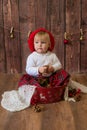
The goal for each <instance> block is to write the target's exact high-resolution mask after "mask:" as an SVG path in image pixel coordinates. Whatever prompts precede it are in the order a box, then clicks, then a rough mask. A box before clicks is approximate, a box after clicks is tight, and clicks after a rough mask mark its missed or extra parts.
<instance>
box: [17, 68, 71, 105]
mask: <svg viewBox="0 0 87 130" xmlns="http://www.w3.org/2000/svg"><path fill="white" fill-rule="evenodd" d="M69 78H70V75H69V74H68V73H67V72H66V71H65V70H63V69H62V70H60V71H57V72H55V73H53V74H52V75H51V76H50V77H42V76H38V77H37V78H36V77H32V76H30V75H28V74H24V75H23V76H22V77H21V79H20V81H19V84H18V86H19V87H21V86H22V85H25V84H30V85H35V86H37V87H36V89H35V92H34V94H33V96H32V98H31V104H32V105H34V104H39V103H53V102H57V101H59V100H61V99H63V95H64V90H65V87H66V86H67V84H68V82H69Z"/></svg>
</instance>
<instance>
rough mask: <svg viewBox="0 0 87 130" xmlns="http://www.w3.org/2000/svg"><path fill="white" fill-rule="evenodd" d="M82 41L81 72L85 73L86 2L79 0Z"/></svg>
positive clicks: (86, 39)
mask: <svg viewBox="0 0 87 130" xmlns="http://www.w3.org/2000/svg"><path fill="white" fill-rule="evenodd" d="M81 1H82V2H81V8H82V16H81V17H82V19H81V20H82V21H81V28H82V30H83V40H82V41H81V72H87V1H86V0H81Z"/></svg>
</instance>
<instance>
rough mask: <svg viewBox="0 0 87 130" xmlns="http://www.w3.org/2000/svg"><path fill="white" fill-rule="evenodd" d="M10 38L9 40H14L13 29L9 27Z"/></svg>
mask: <svg viewBox="0 0 87 130" xmlns="http://www.w3.org/2000/svg"><path fill="white" fill-rule="evenodd" d="M10 38H11V39H13V38H14V27H11V30H10Z"/></svg>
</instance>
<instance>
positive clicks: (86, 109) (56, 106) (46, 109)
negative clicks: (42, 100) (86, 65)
mask: <svg viewBox="0 0 87 130" xmlns="http://www.w3.org/2000/svg"><path fill="white" fill-rule="evenodd" d="M20 77H21V75H20V74H15V75H12V74H0V101H1V98H2V97H1V95H2V94H3V92H4V91H7V90H12V89H17V83H18V81H19V78H20ZM72 77H73V79H74V80H76V81H79V82H80V83H83V84H85V85H87V74H75V75H73V76H72ZM41 107H42V108H43V110H42V111H41V112H39V113H36V112H34V109H33V107H31V108H27V109H25V110H23V111H20V112H15V113H12V112H9V111H7V110H5V109H3V108H2V107H1V106H0V130H87V95H86V94H83V95H82V98H81V100H80V101H79V102H76V103H74V102H65V101H60V102H58V103H53V104H47V105H41Z"/></svg>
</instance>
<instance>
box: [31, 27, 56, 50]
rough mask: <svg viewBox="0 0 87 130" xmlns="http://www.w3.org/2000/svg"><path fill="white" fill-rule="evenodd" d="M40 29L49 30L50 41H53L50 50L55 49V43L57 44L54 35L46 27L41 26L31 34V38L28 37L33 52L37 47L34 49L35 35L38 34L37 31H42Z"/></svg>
mask: <svg viewBox="0 0 87 130" xmlns="http://www.w3.org/2000/svg"><path fill="white" fill-rule="evenodd" d="M40 31H43V32H47V33H48V34H49V37H50V41H51V47H50V49H49V50H50V51H52V50H53V49H54V45H55V41H54V37H53V35H52V34H51V33H50V32H49V31H48V30H46V29H44V28H39V29H37V30H35V31H34V32H32V33H31V34H30V36H29V39H28V45H29V49H30V51H31V52H33V51H35V49H34V36H35V35H36V33H38V32H40Z"/></svg>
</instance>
